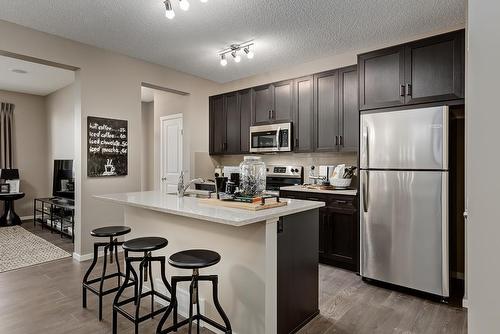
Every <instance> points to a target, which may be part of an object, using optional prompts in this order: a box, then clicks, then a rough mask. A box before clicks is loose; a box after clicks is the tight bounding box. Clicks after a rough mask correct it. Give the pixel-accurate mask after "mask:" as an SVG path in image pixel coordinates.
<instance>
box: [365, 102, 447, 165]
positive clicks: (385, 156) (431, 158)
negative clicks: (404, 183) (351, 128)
mask: <svg viewBox="0 0 500 334" xmlns="http://www.w3.org/2000/svg"><path fill="white" fill-rule="evenodd" d="M360 124H361V125H360V126H361V131H360V135H361V139H360V140H361V141H360V143H361V155H360V162H361V169H372V168H376V169H427V170H447V169H448V107H446V106H445V107H433V108H421V109H411V110H400V111H390V112H380V113H371V114H362V115H361V123H360Z"/></svg>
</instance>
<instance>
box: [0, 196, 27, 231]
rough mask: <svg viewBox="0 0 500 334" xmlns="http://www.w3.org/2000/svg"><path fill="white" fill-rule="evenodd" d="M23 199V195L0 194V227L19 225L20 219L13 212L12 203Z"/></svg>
mask: <svg viewBox="0 0 500 334" xmlns="http://www.w3.org/2000/svg"><path fill="white" fill-rule="evenodd" d="M23 197H24V193H10V194H0V201H3V202H4V203H5V204H4V208H3V215H2V217H0V226H13V225H21V218H19V216H18V215H17V213H16V212H15V211H14V201H15V200H18V199H21V198H23Z"/></svg>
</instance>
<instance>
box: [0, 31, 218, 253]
mask: <svg viewBox="0 0 500 334" xmlns="http://www.w3.org/2000/svg"><path fill="white" fill-rule="evenodd" d="M0 50H6V51H10V52H14V53H19V54H23V55H28V56H32V57H37V58H41V59H45V60H50V61H54V62H58V63H62V64H67V65H72V66H76V67H78V68H80V70H79V71H77V73H76V81H75V92H76V98H75V101H76V103H75V110H76V114H75V128H74V130H75V165H76V200H77V201H76V210H77V212H76V217H75V220H76V227H75V235H76V241H75V252H76V253H77V254H80V255H83V254H89V253H90V252H91V250H92V243H93V240H92V238H91V237H90V236H89V233H90V230H92V229H93V228H95V227H98V226H104V225H112V224H123V210H121V209H119V208H116V207H110V206H109V205H108V204H106V203H104V202H101V201H99V200H96V199H94V198H93V197H92V195H95V194H104V193H110V192H126V191H139V190H140V189H141V162H140V160H141V143H142V141H141V132H142V131H141V82H147V83H150V84H155V85H158V86H161V87H168V88H173V89H176V90H180V91H185V92H188V93H190V95H189V96H186V97H185V98H186V99H187V103H186V109H187V111H186V112H188V113H193V114H195V113H199V115H201V116H200V117H201V120H200V121H199V122H196V123H194V125H193V127H192V128H191V129H190V131H191V134H190V136H188V137H189V138H188V139H186V141H187V143H186V145H187V147H188V148H189V151H190V152H191V153H190V156H189V160H190V161H189V167H190V169H193V168H192V167H193V165H194V159H191V155H193V154H194V153H192V152H198V151H202V152H203V151H204V152H206V151H208V140H207V138H208V135H207V134H208V98H207V97H208V96H209V95H212V94H214V92H215V91H216V87H217V86H218V85H217V84H215V83H213V82H211V81H208V80H204V79H199V78H196V77H194V76H190V75H187V74H184V73H181V72H178V71H174V70H170V69H168V68H165V67H162V66H158V65H154V64H150V63H147V62H144V61H139V60H137V59H133V58H130V57H126V56H122V55H119V54H116V53H112V52H108V51H105V50H102V49H98V48H95V47H91V46H88V45H85V44H81V43H77V42H74V41H70V40H67V39H63V38H60V37H56V36H53V35H49V34H46V33H42V32H38V31H35V30H32V29H29V28H25V27H22V26H19V25H15V24H12V23H8V22H5V21H0ZM87 116H101V117H110V118H118V119H125V120H128V126H129V156H128V175H127V176H124V177H111V178H89V177H87V176H86V175H87V169H86V163H82V162H85V160H86V158H87V154H86V150H87V144H86V140H85V134H86V126H87V124H86V121H87ZM82 136H83V137H82ZM82 138H83V140H82Z"/></svg>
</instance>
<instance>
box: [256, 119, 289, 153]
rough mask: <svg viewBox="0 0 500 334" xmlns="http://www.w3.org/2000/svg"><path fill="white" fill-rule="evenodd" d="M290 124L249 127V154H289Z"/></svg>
mask: <svg viewBox="0 0 500 334" xmlns="http://www.w3.org/2000/svg"><path fill="white" fill-rule="evenodd" d="M291 150H292V123H281V124H271V125H259V126H252V127H250V152H260V153H263V152H290V151H291Z"/></svg>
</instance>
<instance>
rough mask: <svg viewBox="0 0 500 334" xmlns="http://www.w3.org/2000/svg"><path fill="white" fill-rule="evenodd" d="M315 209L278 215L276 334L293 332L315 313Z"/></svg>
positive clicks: (316, 226) (316, 244)
mask: <svg viewBox="0 0 500 334" xmlns="http://www.w3.org/2000/svg"><path fill="white" fill-rule="evenodd" d="M318 211H319V210H318V209H313V210H309V211H305V212H300V213H297V214H293V215H289V216H285V217H282V218H280V221H279V223H278V231H277V233H278V236H277V243H278V244H277V252H278V254H277V265H278V268H277V271H278V272H277V274H278V277H277V279H278V281H277V283H278V287H277V288H278V295H277V302H278V324H277V325H278V326H277V327H278V328H277V334H289V333H295V332H297V331H298V330H299V329H300V328H301V327H303V326H304V325H305V324H306V323H308V322H309V321H310V320H311V319H312V318H314V317H315V316H316V315H318V313H319V302H318V296H319V276H318V251H317V249H318Z"/></svg>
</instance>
